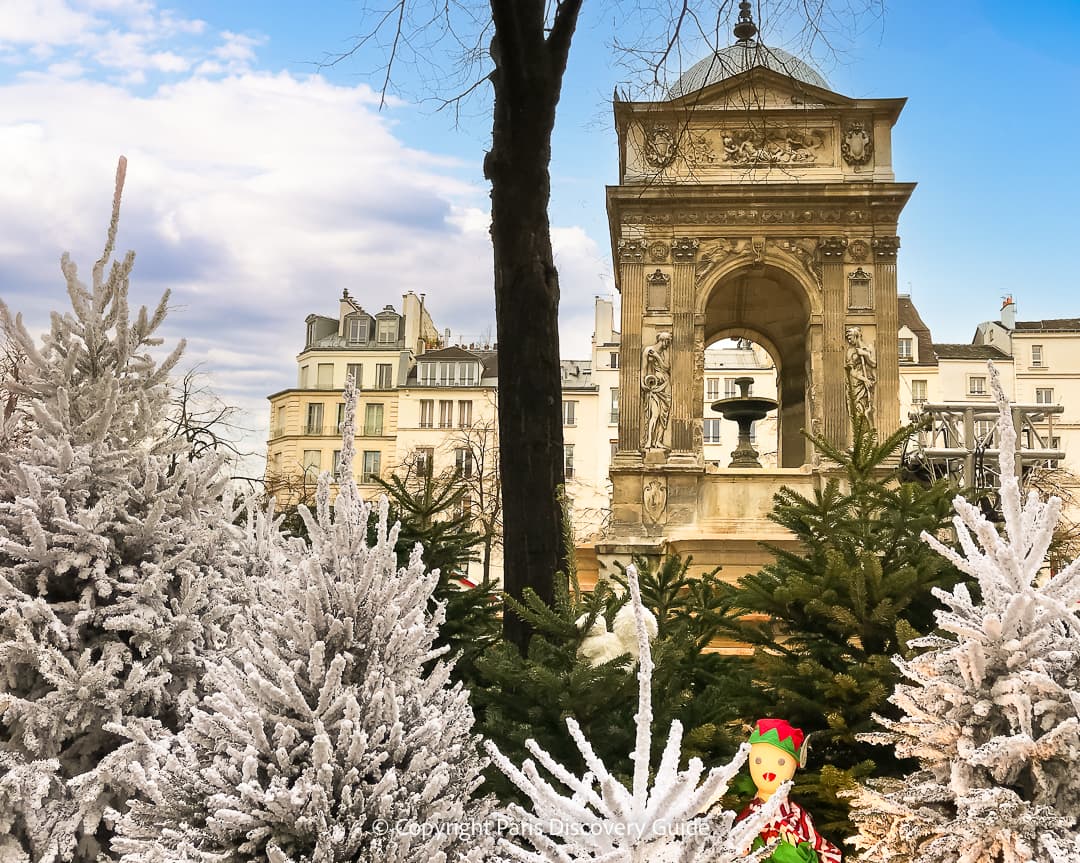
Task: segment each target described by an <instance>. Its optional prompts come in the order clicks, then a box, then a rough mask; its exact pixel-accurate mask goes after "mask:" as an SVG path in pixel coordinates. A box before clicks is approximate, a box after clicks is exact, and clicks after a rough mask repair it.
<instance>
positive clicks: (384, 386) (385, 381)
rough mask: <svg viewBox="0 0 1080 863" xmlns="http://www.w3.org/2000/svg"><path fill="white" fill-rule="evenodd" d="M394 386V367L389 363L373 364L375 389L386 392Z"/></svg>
mask: <svg viewBox="0 0 1080 863" xmlns="http://www.w3.org/2000/svg"><path fill="white" fill-rule="evenodd" d="M393 385H394V367H393V366H392V365H390V363H376V364H375V389H379V390H388V389H390V388H391V387H392V386H393Z"/></svg>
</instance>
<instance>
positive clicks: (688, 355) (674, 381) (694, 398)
mask: <svg viewBox="0 0 1080 863" xmlns="http://www.w3.org/2000/svg"><path fill="white" fill-rule="evenodd" d="M697 248H698V241H697V240H695V239H693V238H692V237H680V238H678V239H676V240H675V242H674V243H672V244H671V256H672V260H673V262H674V266H673V267H672V269H673V274H672V278H671V354H672V357H671V450H672V451H671V458H670V461H672V462H674V463H676V464H678V463H683V464H687V463H688V464H696V463H697V456H696V454H695V452H694V416H695V413H696V414H698V415H700V414H701V405H700V401H701V390H700V389H699V390H698V391H697V392H696V393H695V391H694V377H695V375H694V365H695V364H694V351H695V348H696V340H695V338H694V270H695V260H696V258H697ZM695 407H696V408H697V410H696V411H695Z"/></svg>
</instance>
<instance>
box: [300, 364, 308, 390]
mask: <svg viewBox="0 0 1080 863" xmlns="http://www.w3.org/2000/svg"><path fill="white" fill-rule="evenodd" d="M307 379H308V367H307V366H300V389H302V390H306V389H307Z"/></svg>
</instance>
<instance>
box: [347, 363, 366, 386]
mask: <svg viewBox="0 0 1080 863" xmlns="http://www.w3.org/2000/svg"><path fill="white" fill-rule="evenodd" d="M345 376H346V377H350V378H352V379H353V385H354V386H355V387H356V388H357V389H361V388H362V387H363V386H364V367H363V366H362V365H360V363H349V364H348V365H347V366H345Z"/></svg>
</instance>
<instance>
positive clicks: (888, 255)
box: [870, 237, 900, 261]
mask: <svg viewBox="0 0 1080 863" xmlns="http://www.w3.org/2000/svg"><path fill="white" fill-rule="evenodd" d="M870 245H871V246H873V249H874V257H875V258H877V259H878V260H879V261H892V260H896V252H897V249H899V248H900V238H899V237H874V238H873V239H872V240H871V241H870Z"/></svg>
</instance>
